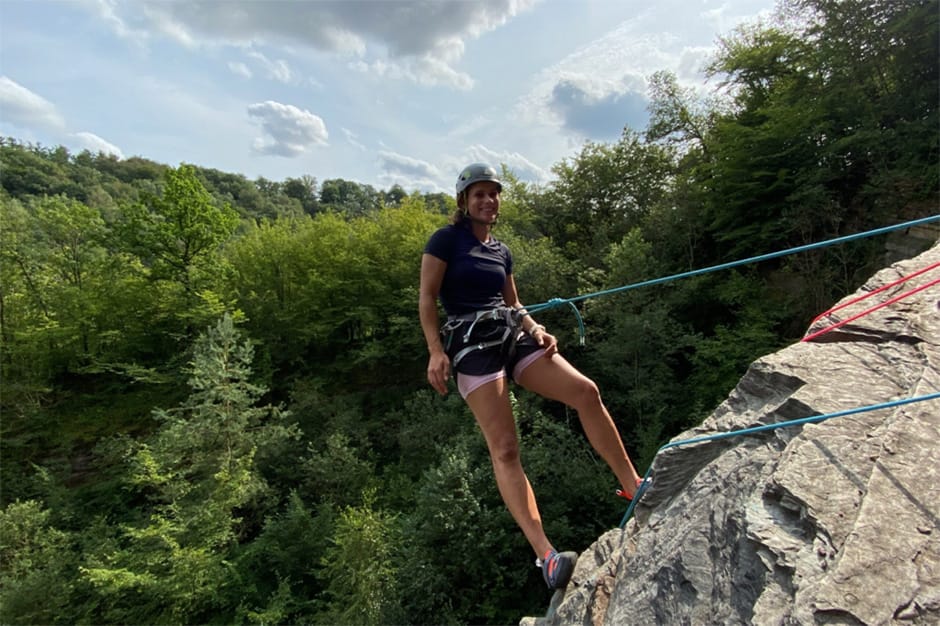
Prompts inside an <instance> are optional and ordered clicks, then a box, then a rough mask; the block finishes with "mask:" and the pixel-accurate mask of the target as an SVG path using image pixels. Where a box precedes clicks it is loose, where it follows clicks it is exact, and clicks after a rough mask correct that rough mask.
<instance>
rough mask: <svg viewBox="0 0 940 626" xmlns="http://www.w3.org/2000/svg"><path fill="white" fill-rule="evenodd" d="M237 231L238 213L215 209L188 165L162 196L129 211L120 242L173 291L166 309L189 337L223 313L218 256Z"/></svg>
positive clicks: (168, 179) (169, 177)
mask: <svg viewBox="0 0 940 626" xmlns="http://www.w3.org/2000/svg"><path fill="white" fill-rule="evenodd" d="M237 225H238V214H237V213H236V211H235V210H234V209H232V207H231V206H230V205H228V204H222V205H219V204H218V203H216V202H215V201H214V200H213V198H212V196H211V195H210V194H209V192H208V191H207V190H206V188H205V187H204V186H203V184H202V183H201V182H200V181H199V179H198V177H197V176H196V172H195V169H194V168H193V167H192V166H190V165H181V166H180V167H178V168H177V169H175V170H169V171H167V172H166V175H165V177H164V188H163V191H162V194H161V195H159V196H148V197H146V200H145V202H144V203H142V204H136V205H132V206H129V207H126V211H125V220H124V223H123V228H122V231H121V234H122V239H123V241H125V242H127V245H128V246H129V248H130V250H131V251H133V252H134V253H136V254H137V255H138V256H139V257H140V258H141V260H142V261H143V262H144V264H145V265H147V266H149V268H150V276H151V278H152V279H154V280H157V281H164V282H166V283H167V284H168V285H169V286H170V287H171V291H170V292H169V293H168V294H167V296H168V298H170V299H172V300H171V302H167V303H166V304H168V305H171V306H169V307H168V308H169V309H170V310H171V311H172V313H171V314H172V315H174V316H176V317H178V318H181V319H182V321H183V324H184V330H183V334H184V336H185V337H190V336H191V335H192V334H193V333H194V329H195V328H197V327H198V325H201V324H203V323H206V322H207V321H208V320H209V319H212V318H214V317H216V316H218V315H219V314H221V313H222V311H223V310H224V305H223V304H222V303H220V301H219V298H218V294H217V288H216V285H217V284H218V283H219V282H220V274H221V272H222V267H221V265H220V263H219V256H218V252H219V250H220V248H221V246H222V244H223V243H225V242H226V241H227V240H228V239H229V237H230V236H231V235H232V233H233V232H234V231H235V227H236V226H237ZM173 301H177V302H173ZM177 332H179V331H177Z"/></svg>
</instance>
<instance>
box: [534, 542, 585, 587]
mask: <svg viewBox="0 0 940 626" xmlns="http://www.w3.org/2000/svg"><path fill="white" fill-rule="evenodd" d="M577 560H578V555H577V554H575V553H574V552H561V553H559V552H555V551H554V550H549V551H548V552H546V553H545V556H544V557H542V558H541V559H536V561H535V564H536V565H537V566H539V567H541V568H542V578H544V579H545V584H546V585H548V588H549V589H562V588H564V587H565V585H567V584H568V581H569V580H571V573H572V572H573V571H574V564H575V562H576V561H577Z"/></svg>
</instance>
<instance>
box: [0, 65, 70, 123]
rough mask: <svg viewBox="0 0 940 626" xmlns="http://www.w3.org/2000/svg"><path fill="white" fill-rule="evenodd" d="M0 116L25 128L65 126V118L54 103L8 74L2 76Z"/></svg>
mask: <svg viewBox="0 0 940 626" xmlns="http://www.w3.org/2000/svg"><path fill="white" fill-rule="evenodd" d="M0 117H2V118H3V121H4V122H9V123H10V124H13V125H15V126H19V127H23V128H42V129H46V130H53V131H61V130H64V128H65V120H64V119H63V118H62V116H61V115H60V114H59V112H58V110H56V107H55V105H54V104H52V103H51V102H49V101H48V100H46V99H45V98H43V97H42V96H40V95H37V94H35V93H33V92H32V91H30V90H29V89H27V88H26V87H23V86H22V85H20V84H19V83H17V82H15V81H13V80H12V79H10V78H8V77H6V76H0Z"/></svg>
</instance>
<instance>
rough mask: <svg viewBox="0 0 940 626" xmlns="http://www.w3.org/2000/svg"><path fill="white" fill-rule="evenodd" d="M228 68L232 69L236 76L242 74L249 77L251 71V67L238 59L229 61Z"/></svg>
mask: <svg viewBox="0 0 940 626" xmlns="http://www.w3.org/2000/svg"><path fill="white" fill-rule="evenodd" d="M228 69H230V70H231V71H232V73H233V74H235V75H236V76H242V77H243V78H251V77H252V73H251V69H250V68H249V67H248V66H247V65H245V64H244V63H241V62H238V61H230V62H229V64H228Z"/></svg>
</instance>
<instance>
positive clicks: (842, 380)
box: [522, 245, 940, 626]
mask: <svg viewBox="0 0 940 626" xmlns="http://www.w3.org/2000/svg"><path fill="white" fill-rule="evenodd" d="M937 262H940V245H937V246H934V247H933V248H932V249H930V250H928V251H927V252H925V253H923V254H921V255H919V256H918V257H915V258H913V259H910V260H907V261H901V262H898V263H895V264H894V265H892V266H891V267H889V268H887V269H885V270H882V271H881V272H878V273H877V274H876V275H875V276H873V277H872V278H871V280H869V281H868V283H866V284H865V285H864V286H863V287H862V288H861V289H860V290H859V292H858V293H857V294H855V295H853V296H851V297H849V298H846V299H845V300H844V302H848V301H849V300H851V298H854V297H857V296H858V295H862V294H864V293H866V292H871V291H873V290H875V289H877V288H878V287H879V286H881V285H885V284H888V283H891V282H893V281H895V280H898V279H899V278H901V277H903V276H906V275H908V274H910V273H912V272H914V271H917V270H920V269H922V268H924V267H927V266H929V265H931V264H933V263H937ZM938 277H940V268H937V269H935V270H932V271H930V272H927V273H925V274H922V275H920V276H918V277H916V278H913V279H911V280H910V281H908V282H906V283H903V284H901V285H899V286H897V287H893V288H891V289H889V290H886V291H885V292H882V293H880V294H877V295H875V296H873V297H872V298H871V299H869V300H865V301H863V302H860V303H858V304H857V305H853V306H852V307H848V308H846V309H844V310H843V311H838V312H836V313H835V314H834V316H833V317H832V318H831V319H829V320H824V321H822V322H820V323H819V324H816V325H814V327H813V328H811V329H809V331H808V333H809V332H811V331H815V330H817V329H818V328H821V327H823V326H825V325H827V324H830V323H833V322H835V321H838V320H839V319H840V318H841V319H846V318H847V317H849V316H851V315H854V314H855V313H857V312H860V311H861V310H863V309H866V308H868V307H871V306H874V305H875V304H877V303H879V302H883V301H885V300H886V299H888V298H891V297H893V296H895V295H898V294H900V293H902V292H904V291H907V290H910V289H913V288H915V287H918V286H921V285H926V284H927V283H929V282H930V281H932V280H936V279H937V278H938ZM937 392H940V285H935V286H933V287H931V288H929V289H926V290H923V291H921V292H919V293H917V294H914V295H912V296H910V297H907V298H905V299H903V300H900V301H898V302H896V303H894V304H892V305H890V306H886V307H884V308H882V309H880V310H878V311H875V312H872V313H871V314H869V315H866V316H864V317H861V318H859V319H858V320H855V321H852V322H850V323H848V324H845V325H844V326H842V327H840V328H838V329H835V330H832V331H831V332H828V333H826V334H825V335H822V336H820V337H819V338H817V339H815V340H814V341H812V342H805V343H804V342H801V343H797V344H795V345H792V346H790V347H788V348H785V349H784V350H781V351H780V352H778V353H776V354H772V355H770V356H767V357H764V358H762V359H759V360H757V361H755V362H754V363H753V364H752V365H751V367H750V368H749V370H748V372H747V373H746V374H745V376H744V377H743V378H742V380H741V381H740V383H739V384H738V386H737V387H736V388H735V389H734V391H732V393H731V394H730V396H729V397H728V398H727V400H726V401H725V402H723V403H722V404H721V405H720V406H719V407H718V408H717V409H716V410H715V411H714V413H713V414H712V415H711V416H710V417H708V419H706V420H705V421H704V422H703V423H702V425H701V426H699V427H697V428H695V429H693V430H691V431H688V432H685V433H682V434H681V435H679V436H678V437H677V438H676V439H675V440H674V441H677V440H684V439H689V438H691V437H697V436H702V435H707V434H714V433H718V432H724V431H731V430H739V429H743V428H749V427H752V426H759V425H763V424H773V423H779V422H782V421H788V420H794V419H800V418H804V417H809V416H813V415H823V414H829V413H834V412H839V411H845V410H850V409H855V408H858V407H864V406H872V405H879V404H882V403H885V402H889V401H893V400H900V399H904V398H912V397H920V396H925V395H929V394H934V393H937ZM938 457H940V400H937V399H934V400H929V401H924V402H916V403H911V404H906V405H902V406H896V407H892V408H883V409H879V410H875V411H869V412H861V413H855V414H852V415H846V416H841V417H837V418H833V419H828V420H826V421H823V422H820V423H814V424H805V425H802V426H789V427H786V428H781V429H776V430H770V431H766V432H762V433H758V434H751V435H745V436H741V437H734V438H729V439H724V440H719V441H712V442H705V443H698V444H692V445H683V446H679V447H674V448H669V449H667V450H664V451H662V452H660V454H659V455H657V457H656V459H655V461H654V463H653V486H652V487H651V488H650V489H649V490H648V491H647V492H646V494H645V495H644V496H643V499H642V501H641V502H640V504H639V505H638V506H637V508H636V511H635V515H634V516H633V518H632V519H631V520H630V521H629V522H628V523H627V525H626V527H625V528H624V529H623V530H621V529H614V530H611V531H609V532H607V533H606V534H604V535H603V536H601V537H600V538H599V539H598V540H597V541H596V542H595V543H594V544H593V545H592V546H590V548H588V549H587V550H586V551H585V552H584V553H583V554H582V555H581V556H580V559H579V561H578V564H577V567H576V569H575V572H574V575H573V577H572V582H571V584H570V585H569V586H568V588H567V590H566V591H565V593H564V594H559V596H558V597H556V598H555V599H554V601H553V606H552V607H551V610H550V611H549V613H548V614H547V615H546V616H544V617H538V618H526V619H525V620H523V622H522V623H523V624H527V625H528V626H556V625H562V624H565V625H567V624H572V625H573V624H577V625H585V626H588V625H590V626H601V625H622V624H669V625H672V624H694V625H698V624H871V625H876V624H940V461H938Z"/></svg>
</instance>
